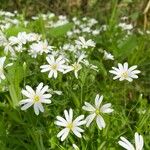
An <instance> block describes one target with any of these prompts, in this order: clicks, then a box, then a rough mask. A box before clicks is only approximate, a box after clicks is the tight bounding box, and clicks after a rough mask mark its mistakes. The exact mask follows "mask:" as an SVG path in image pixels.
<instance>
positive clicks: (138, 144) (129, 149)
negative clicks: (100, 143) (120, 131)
mask: <svg viewBox="0 0 150 150" xmlns="http://www.w3.org/2000/svg"><path fill="white" fill-rule="evenodd" d="M134 137H135V147H134V145H132V144H131V143H130V142H129V141H128V140H127V139H126V138H124V137H120V139H121V140H120V141H119V142H118V143H119V145H120V146H122V147H123V148H125V149H126V150H142V149H143V146H144V141H143V137H142V136H141V135H140V134H138V133H137V132H136V133H135V135H134Z"/></svg>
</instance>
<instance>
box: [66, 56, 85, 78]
mask: <svg viewBox="0 0 150 150" xmlns="http://www.w3.org/2000/svg"><path fill="white" fill-rule="evenodd" d="M84 58H85V55H84V54H81V55H80V56H79V58H78V60H77V62H75V63H73V64H72V65H71V66H66V67H65V69H66V70H65V71H64V74H65V73H68V72H70V71H74V75H75V77H76V78H77V79H78V71H79V70H81V69H82V66H81V64H80V62H81V61H82V60H83V59H84Z"/></svg>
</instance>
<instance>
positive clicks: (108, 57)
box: [104, 51, 114, 60]
mask: <svg viewBox="0 0 150 150" xmlns="http://www.w3.org/2000/svg"><path fill="white" fill-rule="evenodd" d="M104 59H105V60H108V59H110V60H114V56H113V55H112V54H110V53H108V52H106V51H104Z"/></svg>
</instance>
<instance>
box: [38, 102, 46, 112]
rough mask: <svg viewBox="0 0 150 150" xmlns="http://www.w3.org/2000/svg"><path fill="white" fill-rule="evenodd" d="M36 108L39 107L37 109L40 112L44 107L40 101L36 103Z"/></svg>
mask: <svg viewBox="0 0 150 150" xmlns="http://www.w3.org/2000/svg"><path fill="white" fill-rule="evenodd" d="M37 106H38V108H39V110H40V111H41V112H44V107H43V105H42V104H41V103H38V105H37Z"/></svg>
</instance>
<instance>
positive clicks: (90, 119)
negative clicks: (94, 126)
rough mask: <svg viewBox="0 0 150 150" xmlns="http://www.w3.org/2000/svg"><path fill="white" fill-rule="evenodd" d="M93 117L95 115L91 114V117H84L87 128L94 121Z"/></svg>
mask: <svg viewBox="0 0 150 150" xmlns="http://www.w3.org/2000/svg"><path fill="white" fill-rule="evenodd" d="M95 116H96V114H95V113H93V114H91V115H89V116H87V117H86V126H87V127H89V126H90V124H91V122H92V121H93V120H94V118H95Z"/></svg>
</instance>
